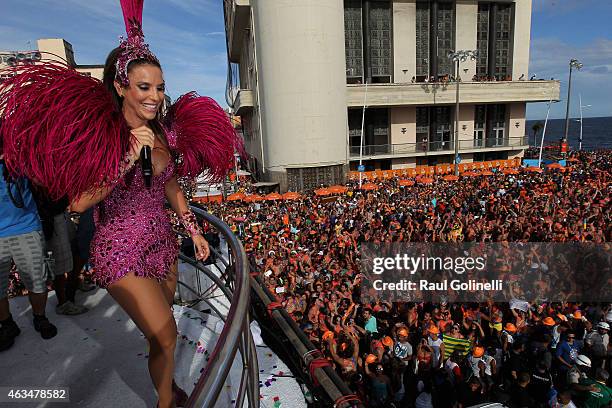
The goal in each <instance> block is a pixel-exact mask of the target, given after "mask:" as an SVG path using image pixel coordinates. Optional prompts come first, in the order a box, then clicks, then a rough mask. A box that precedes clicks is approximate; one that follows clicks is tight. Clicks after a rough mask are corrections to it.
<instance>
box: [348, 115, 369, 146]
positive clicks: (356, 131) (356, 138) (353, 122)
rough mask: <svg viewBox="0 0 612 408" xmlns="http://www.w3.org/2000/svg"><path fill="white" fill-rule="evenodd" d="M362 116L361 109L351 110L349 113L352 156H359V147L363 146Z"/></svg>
mask: <svg viewBox="0 0 612 408" xmlns="http://www.w3.org/2000/svg"><path fill="white" fill-rule="evenodd" d="M361 115H362V111H361V109H349V111H348V125H349V126H348V127H349V150H350V152H351V154H359V147H360V145H361ZM364 144H365V141H364Z"/></svg>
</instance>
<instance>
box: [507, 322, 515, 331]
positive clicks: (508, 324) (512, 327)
mask: <svg viewBox="0 0 612 408" xmlns="http://www.w3.org/2000/svg"><path fill="white" fill-rule="evenodd" d="M504 330H506V331H507V332H510V333H515V332H516V326H515V325H514V324H512V323H506V327H504Z"/></svg>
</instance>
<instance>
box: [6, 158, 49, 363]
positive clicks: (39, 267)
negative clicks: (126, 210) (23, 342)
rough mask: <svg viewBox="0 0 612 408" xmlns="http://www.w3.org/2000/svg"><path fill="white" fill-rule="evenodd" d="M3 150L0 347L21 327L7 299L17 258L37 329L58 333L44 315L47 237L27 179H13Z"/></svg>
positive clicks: (46, 336)
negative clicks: (10, 274)
mask: <svg viewBox="0 0 612 408" xmlns="http://www.w3.org/2000/svg"><path fill="white" fill-rule="evenodd" d="M2 159H3V155H1V154H0V351H4V350H7V349H9V348H10V347H12V346H13V344H14V342H15V337H17V336H18V335H19V333H20V332H21V330H20V329H19V327H18V326H17V324H16V323H15V321H14V320H13V318H12V316H11V312H10V309H9V301H8V279H9V272H10V269H11V262H14V263H15V265H16V267H17V270H18V271H19V276H20V277H21V279H22V281H23V283H24V285H25V287H26V289H27V290H28V297H29V300H30V304H31V305H32V313H33V315H34V329H35V330H36V331H38V332H40V335H41V337H42V338H43V339H50V338H52V337H54V336H55V335H56V334H57V328H56V327H55V326H54V325H53V324H51V323H50V322H49V320H48V319H47V317H46V316H45V307H46V305H47V284H46V275H45V268H44V240H43V234H42V226H41V223H40V219H39V217H38V211H37V209H36V203H35V202H34V199H33V197H32V193H31V191H30V185H29V183H28V181H27V180H25V179H17V180H14V179H12V178H11V177H10V176H9V174H8V172H7V171H6V168H5V166H4V161H3V160H2Z"/></svg>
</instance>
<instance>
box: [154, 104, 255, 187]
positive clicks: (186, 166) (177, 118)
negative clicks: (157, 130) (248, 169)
mask: <svg viewBox="0 0 612 408" xmlns="http://www.w3.org/2000/svg"><path fill="white" fill-rule="evenodd" d="M165 125H166V127H167V128H168V129H169V130H170V132H172V133H174V135H173V136H174V137H176V142H175V143H176V147H175V148H176V150H177V151H178V152H179V154H180V156H181V158H182V160H181V161H180V164H179V166H178V168H177V172H178V175H179V176H181V177H195V176H197V175H199V174H200V173H202V172H205V175H206V177H207V179H208V180H209V181H211V182H219V181H221V180H223V178H224V177H225V176H226V175H227V174H228V172H229V170H231V169H233V167H234V160H235V159H234V152H238V153H239V154H240V155H241V156H243V157H245V156H246V153H245V150H244V145H243V142H242V139H241V138H240V137H238V135H237V134H236V131H235V130H234V127H233V126H232V124H231V123H230V121H229V118H228V116H227V113H225V111H224V110H223V109H222V108H221V107H220V106H219V105H218V104H217V103H216V102H215V101H214V100H213V99H212V98H208V97H204V96H199V95H198V94H197V93H195V92H190V93H187V94H185V95H183V96H181V97H180V98H179V99H177V101H176V102H175V103H174V104H173V105H172V106H171V107H170V109H168V112H167V114H166V119H165Z"/></svg>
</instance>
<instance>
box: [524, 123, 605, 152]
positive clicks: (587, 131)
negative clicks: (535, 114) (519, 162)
mask: <svg viewBox="0 0 612 408" xmlns="http://www.w3.org/2000/svg"><path fill="white" fill-rule="evenodd" d="M536 122H541V123H542V125H544V119H542V120H528V121H527V125H526V129H525V130H526V132H527V134H528V135H529V144H530V145H537V146H539V145H540V139H541V137H542V131H541V130H540V132H539V133H538V136H537V139H538V140H537V142H536V141H535V140H534V137H533V129H532V127H533V125H534V124H535V123H536ZM564 129H565V119H549V120H548V124H547V125H546V136H545V137H544V144H548V143H552V142H554V143H557V142H559V139H561V138H562V137H563V132H564ZM579 137H580V119H579V118H572V119H570V126H569V132H568V140H569V144H570V146H571V148H572V149H578V139H579ZM604 148H606V149H612V117H601V118H583V126H582V149H583V150H594V149H604Z"/></svg>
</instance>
